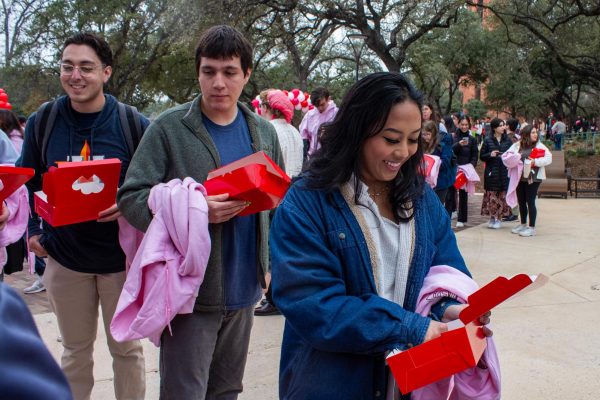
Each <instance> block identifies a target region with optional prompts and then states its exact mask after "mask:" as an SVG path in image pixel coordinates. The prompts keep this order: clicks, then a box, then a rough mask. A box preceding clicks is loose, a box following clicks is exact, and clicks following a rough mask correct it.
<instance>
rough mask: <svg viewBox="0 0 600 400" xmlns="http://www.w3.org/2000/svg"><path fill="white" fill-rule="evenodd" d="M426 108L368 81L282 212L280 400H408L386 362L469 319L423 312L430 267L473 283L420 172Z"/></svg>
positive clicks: (276, 239)
mask: <svg viewBox="0 0 600 400" xmlns="http://www.w3.org/2000/svg"><path fill="white" fill-rule="evenodd" d="M421 106H422V104H421V95H420V93H419V92H418V91H417V90H416V89H415V88H414V86H413V85H412V84H411V83H410V82H409V81H408V80H407V79H406V78H405V77H404V76H403V75H400V74H397V73H390V72H379V73H374V74H370V75H368V76H366V77H364V78H363V79H361V80H360V81H359V82H357V83H356V84H355V85H354V86H352V87H351V88H350V89H349V91H348V92H347V94H346V96H345V97H344V99H343V101H342V104H341V106H340V111H339V113H338V114H337V116H336V118H335V119H334V121H333V122H332V123H331V124H328V125H327V126H326V127H325V128H324V130H325V132H324V135H323V141H322V146H321V148H320V149H319V150H318V151H317V152H316V153H315V154H313V157H312V158H311V159H310V162H309V164H308V166H307V170H306V171H305V172H304V173H303V174H302V175H301V176H300V177H299V178H298V179H297V180H296V182H295V183H294V185H292V187H291V188H290V189H289V191H288V192H287V194H286V196H285V198H284V200H283V202H282V203H281V205H280V206H279V207H278V208H277V212H276V213H275V217H274V219H273V223H272V230H271V246H272V262H273V281H272V283H273V298H274V299H275V302H276V304H277V306H278V307H279V309H280V310H281V311H282V313H283V315H284V316H285V328H284V333H283V342H282V345H281V362H280V371H279V398H280V399H329V400H338V399H339V400H342V399H343V400H364V399H374V398H382V399H385V398H388V399H392V398H396V397H394V396H398V397H399V396H400V394H399V393H398V390H397V388H396V387H395V383H394V381H393V378H391V374H390V372H389V369H388V367H387V366H386V364H385V356H386V353H387V352H388V351H390V350H393V349H407V348H409V347H412V346H413V345H417V344H420V343H423V342H426V341H428V340H431V339H434V338H436V337H438V336H440V335H441V334H442V333H443V332H446V331H447V330H448V326H447V324H446V322H447V321H449V320H452V319H454V318H455V317H456V316H457V315H458V313H459V312H460V310H462V308H463V307H465V305H463V304H459V303H458V302H457V301H454V300H453V299H452V298H451V296H448V297H446V296H442V297H443V298H442V300H440V301H439V302H438V303H436V306H435V307H433V309H432V312H431V313H430V314H429V316H422V315H420V314H418V313H416V312H415V309H416V303H417V296H418V294H419V291H420V290H421V287H422V285H423V280H424V278H425V276H426V275H428V271H429V270H430V267H431V266H432V265H438V264H439V265H447V266H449V267H448V268H449V269H451V270H452V271H454V272H455V274H456V276H455V277H453V279H450V280H451V281H454V279H459V277H460V278H463V279H470V278H469V271H468V270H467V267H466V265H465V262H464V260H463V258H462V256H461V254H460V251H459V249H458V246H457V244H456V238H455V237H454V233H453V232H452V229H451V227H450V219H449V217H448V214H447V213H446V211H445V210H444V208H443V207H442V205H441V204H440V202H439V199H438V198H437V196H436V195H435V194H434V193H433V191H432V190H431V189H430V188H429V186H428V185H424V182H423V176H422V174H421V172H420V166H421V163H422V157H423V147H422V146H423V141H422V140H420V134H421V122H422V121H421V118H422V115H421ZM298 238H301V239H302V240H298ZM448 283H451V282H448ZM479 322H480V323H483V324H486V323H487V322H489V315H485V316H482V317H481V318H480V319H479ZM484 332H485V334H486V335H491V331H489V330H488V329H487V327H484Z"/></svg>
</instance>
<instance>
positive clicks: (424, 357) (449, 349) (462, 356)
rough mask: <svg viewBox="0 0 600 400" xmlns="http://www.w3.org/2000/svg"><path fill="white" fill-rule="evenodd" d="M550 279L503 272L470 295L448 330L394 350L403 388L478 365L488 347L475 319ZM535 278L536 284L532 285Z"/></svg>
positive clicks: (394, 367) (390, 360)
mask: <svg viewBox="0 0 600 400" xmlns="http://www.w3.org/2000/svg"><path fill="white" fill-rule="evenodd" d="M547 280H548V278H547V277H545V276H544V275H538V276H537V278H536V277H531V276H529V275H525V274H520V275H515V276H514V277H512V278H510V279H507V278H505V277H502V276H500V277H498V278H496V279H494V280H493V281H491V282H490V283H488V284H487V285H485V286H484V287H482V288H481V289H479V290H478V291H476V292H475V293H473V294H471V295H470V296H469V298H468V304H469V306H468V307H466V308H465V309H463V310H462V311H461V313H460V315H459V319H458V320H457V321H453V322H452V323H450V324H448V328H449V329H450V330H449V331H448V332H444V333H442V334H441V335H440V336H439V337H438V338H436V339H433V340H430V341H428V342H425V343H423V344H420V345H418V346H415V347H413V348H411V349H408V350H406V351H402V352H400V353H391V354H390V355H389V356H388V358H387V363H388V365H389V366H390V369H391V371H392V374H393V375H394V379H395V380H396V383H397V384H398V387H399V389H400V391H401V392H402V393H404V394H406V393H409V392H412V391H413V390H415V389H418V388H420V387H423V386H425V385H428V384H430V383H433V382H436V381H438V380H440V379H442V378H446V377H448V376H450V375H453V374H455V373H457V372H461V371H464V370H465V369H468V368H473V367H475V366H476V365H477V363H478V362H479V359H480V358H481V356H482V355H483V352H484V350H485V348H486V347H487V341H486V338H485V336H484V334H483V328H482V327H481V326H477V325H476V322H475V319H477V318H478V317H479V316H480V315H482V314H484V313H485V312H487V311H489V310H491V309H492V308H494V307H496V306H497V305H498V304H500V303H502V302H503V301H505V300H507V299H509V298H510V297H511V296H513V295H515V294H516V293H518V292H520V291H522V290H523V289H525V288H526V287H528V286H529V289H531V290H533V289H535V288H537V287H540V286H542V285H543V284H545V283H546V282H547ZM534 282H536V285H532V283H534ZM530 285H531V286H530Z"/></svg>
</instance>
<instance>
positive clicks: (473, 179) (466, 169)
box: [458, 164, 481, 194]
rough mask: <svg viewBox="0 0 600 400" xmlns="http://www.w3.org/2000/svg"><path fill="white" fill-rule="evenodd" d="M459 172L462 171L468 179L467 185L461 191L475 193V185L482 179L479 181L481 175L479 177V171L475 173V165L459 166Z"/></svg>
mask: <svg viewBox="0 0 600 400" xmlns="http://www.w3.org/2000/svg"><path fill="white" fill-rule="evenodd" d="M458 170H459V171H462V172H463V174H465V178H467V183H465V184H464V185H463V187H461V188H460V189H463V190H465V191H466V192H467V193H469V194H473V193H475V183H477V182H479V181H480V180H481V179H479V175H477V171H475V167H474V166H473V164H464V165H459V166H458Z"/></svg>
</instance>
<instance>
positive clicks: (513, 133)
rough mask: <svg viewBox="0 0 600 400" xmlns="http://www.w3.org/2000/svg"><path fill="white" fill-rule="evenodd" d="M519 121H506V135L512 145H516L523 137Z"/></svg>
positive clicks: (513, 119)
mask: <svg viewBox="0 0 600 400" xmlns="http://www.w3.org/2000/svg"><path fill="white" fill-rule="evenodd" d="M518 129H519V120H518V119H516V118H509V119H507V120H506V134H507V135H508V138H509V139H510V141H511V142H512V143H516V142H518V141H519V140H521V135H519V132H518Z"/></svg>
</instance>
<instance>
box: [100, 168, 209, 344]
mask: <svg viewBox="0 0 600 400" xmlns="http://www.w3.org/2000/svg"><path fill="white" fill-rule="evenodd" d="M205 196H206V189H204V187H203V186H202V185H201V184H199V183H197V182H195V181H194V180H193V179H192V178H185V180H184V181H183V182H181V180H179V179H173V180H171V181H170V182H168V183H161V184H158V185H156V186H154V187H153V188H152V190H151V191H150V197H149V198H148V206H149V208H150V210H151V211H152V213H153V214H154V218H153V219H152V222H151V223H150V226H149V227H148V230H147V231H146V234H145V235H144V238H143V240H142V242H141V244H140V245H139V248H137V252H135V253H134V251H135V249H136V247H137V243H136V240H139V235H137V234H135V232H133V231H134V228H132V227H131V226H130V227H129V228H127V227H126V225H125V224H123V222H122V221H120V223H119V225H120V227H121V228H122V229H123V231H122V232H120V233H119V240H120V241H121V247H122V248H123V251H124V252H125V254H126V257H127V258H128V260H131V259H132V256H133V254H135V257H134V258H133V262H132V263H131V267H130V268H129V271H128V273H127V279H126V281H125V285H124V286H123V291H122V292H121V296H120V297H119V303H118V304H117V309H116V311H115V315H114V316H113V319H112V322H111V325H110V330H111V333H112V335H113V337H114V338H115V340H117V341H119V342H123V341H126V340H133V339H141V338H145V337H147V338H149V339H150V341H151V342H152V343H154V344H155V345H156V346H158V345H159V344H160V337H161V334H162V332H163V331H164V328H165V327H167V326H168V327H169V330H170V322H171V320H172V319H173V318H174V317H175V315H176V314H189V313H191V312H192V311H193V309H194V303H195V300H196V297H197V296H198V290H199V288H200V285H201V284H202V281H203V279H204V273H205V271H206V265H207V263H208V257H209V256H210V234H209V231H208V205H207V204H206V199H205V198H204V197H205Z"/></svg>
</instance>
